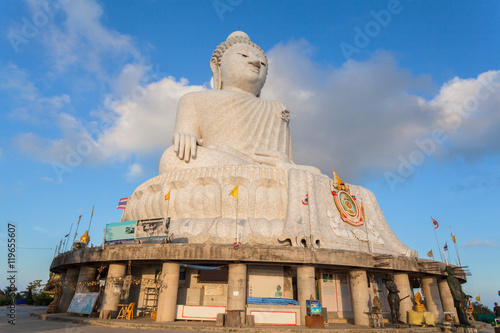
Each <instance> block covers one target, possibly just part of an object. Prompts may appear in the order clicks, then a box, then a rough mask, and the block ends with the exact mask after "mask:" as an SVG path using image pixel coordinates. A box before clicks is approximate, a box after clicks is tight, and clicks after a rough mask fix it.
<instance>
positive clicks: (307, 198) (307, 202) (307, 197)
mask: <svg viewBox="0 0 500 333" xmlns="http://www.w3.org/2000/svg"><path fill="white" fill-rule="evenodd" d="M302 204H303V205H306V206H307V205H309V193H307V194H306V198H305V199H304V200H302Z"/></svg>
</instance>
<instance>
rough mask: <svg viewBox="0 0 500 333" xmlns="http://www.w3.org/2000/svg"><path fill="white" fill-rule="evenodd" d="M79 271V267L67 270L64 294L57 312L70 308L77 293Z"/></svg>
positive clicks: (63, 287)
mask: <svg viewBox="0 0 500 333" xmlns="http://www.w3.org/2000/svg"><path fill="white" fill-rule="evenodd" d="M79 272H80V269H79V268H69V269H68V270H67V271H66V278H65V279H64V282H63V284H62V295H61V300H60V301H59V307H58V308H57V312H66V311H67V310H68V307H69V305H70V304H71V300H72V299H73V296H74V295H75V290H76V282H77V281H78V273H79Z"/></svg>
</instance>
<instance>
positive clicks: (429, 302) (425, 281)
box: [422, 276, 444, 324]
mask: <svg viewBox="0 0 500 333" xmlns="http://www.w3.org/2000/svg"><path fill="white" fill-rule="evenodd" d="M422 291H423V292H424V299H425V307H426V308H427V311H429V312H432V313H433V314H434V317H435V318H436V323H437V324H441V323H442V322H443V320H444V313H443V305H442V304H441V296H440V295H439V288H438V285H437V282H436V278H435V277H431V276H426V277H423V278H422Z"/></svg>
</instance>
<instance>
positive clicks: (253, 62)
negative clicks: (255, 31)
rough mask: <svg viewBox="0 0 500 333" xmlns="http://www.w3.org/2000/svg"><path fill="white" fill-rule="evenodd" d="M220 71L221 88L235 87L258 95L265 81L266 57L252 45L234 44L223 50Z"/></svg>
mask: <svg viewBox="0 0 500 333" xmlns="http://www.w3.org/2000/svg"><path fill="white" fill-rule="evenodd" d="M220 71H221V76H222V89H231V88H236V89H239V90H243V91H245V92H248V93H251V94H254V95H259V94H260V91H261V90H262V87H263V86H264V83H265V82H266V75H267V62H266V57H265V55H264V53H262V52H261V51H260V50H258V49H256V48H254V47H253V46H250V45H246V44H236V45H233V46H231V47H230V48H229V49H228V50H226V52H224V54H223V56H222V59H221V65H220Z"/></svg>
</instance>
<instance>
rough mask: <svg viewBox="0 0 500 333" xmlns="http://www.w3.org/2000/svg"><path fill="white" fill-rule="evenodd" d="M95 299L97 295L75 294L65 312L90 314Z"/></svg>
mask: <svg viewBox="0 0 500 333" xmlns="http://www.w3.org/2000/svg"><path fill="white" fill-rule="evenodd" d="M97 297H99V293H75V296H73V299H72V300H71V304H70V305H69V308H68V311H67V312H71V313H83V314H90V312H91V311H92V309H93V308H94V305H95V302H96V301H97Z"/></svg>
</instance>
